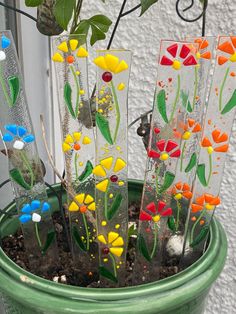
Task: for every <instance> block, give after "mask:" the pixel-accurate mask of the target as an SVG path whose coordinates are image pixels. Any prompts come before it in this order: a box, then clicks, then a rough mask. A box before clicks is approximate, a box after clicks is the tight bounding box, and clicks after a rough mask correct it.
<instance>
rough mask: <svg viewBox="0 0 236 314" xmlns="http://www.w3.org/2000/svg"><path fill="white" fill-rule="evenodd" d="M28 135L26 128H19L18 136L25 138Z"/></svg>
mask: <svg viewBox="0 0 236 314" xmlns="http://www.w3.org/2000/svg"><path fill="white" fill-rule="evenodd" d="M26 133H27V129H26V128H24V127H23V126H19V127H18V135H19V137H22V136H24V135H25V134H26Z"/></svg>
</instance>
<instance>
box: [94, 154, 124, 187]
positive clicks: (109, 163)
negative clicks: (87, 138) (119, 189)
mask: <svg viewBox="0 0 236 314" xmlns="http://www.w3.org/2000/svg"><path fill="white" fill-rule="evenodd" d="M126 165H127V163H126V162H125V161H124V160H123V159H121V158H117V159H116V160H115V161H114V157H112V156H111V157H107V158H105V159H102V160H101V161H100V163H99V165H97V166H95V167H94V168H93V174H95V175H96V176H97V177H103V178H104V179H103V180H102V181H100V182H99V183H97V184H96V188H97V189H98V190H100V191H102V192H106V191H107V188H108V185H109V181H111V182H113V183H115V182H117V181H118V179H119V178H118V176H117V175H116V173H118V172H120V171H121V170H122V169H124V168H125V167H126ZM111 169H112V174H111V175H110V177H109V178H108V177H107V175H108V172H110V170H111ZM118 184H119V182H118Z"/></svg>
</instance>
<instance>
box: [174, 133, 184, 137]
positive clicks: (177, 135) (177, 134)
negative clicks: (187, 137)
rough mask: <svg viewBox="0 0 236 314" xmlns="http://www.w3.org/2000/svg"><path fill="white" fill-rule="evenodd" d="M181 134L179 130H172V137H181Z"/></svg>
mask: <svg viewBox="0 0 236 314" xmlns="http://www.w3.org/2000/svg"><path fill="white" fill-rule="evenodd" d="M181 136H182V134H181V133H180V132H179V131H175V132H174V137H175V138H181Z"/></svg>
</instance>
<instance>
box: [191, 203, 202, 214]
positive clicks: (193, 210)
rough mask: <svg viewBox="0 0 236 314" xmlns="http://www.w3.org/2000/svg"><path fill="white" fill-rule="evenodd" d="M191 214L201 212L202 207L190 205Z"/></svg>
mask: <svg viewBox="0 0 236 314" xmlns="http://www.w3.org/2000/svg"><path fill="white" fill-rule="evenodd" d="M191 207H192V213H196V212H198V211H200V210H203V206H202V205H197V204H192V206H191Z"/></svg>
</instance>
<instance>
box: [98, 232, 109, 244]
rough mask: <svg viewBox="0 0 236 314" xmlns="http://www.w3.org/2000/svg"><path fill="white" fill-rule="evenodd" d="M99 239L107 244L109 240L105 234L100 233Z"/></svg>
mask: <svg viewBox="0 0 236 314" xmlns="http://www.w3.org/2000/svg"><path fill="white" fill-rule="evenodd" d="M98 240H99V241H100V242H102V243H103V244H107V241H106V239H105V237H104V235H103V234H100V235H98Z"/></svg>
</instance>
